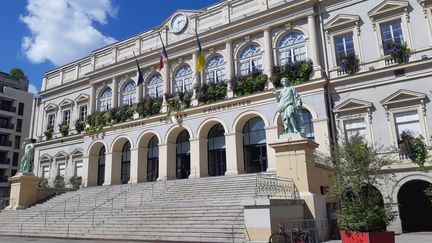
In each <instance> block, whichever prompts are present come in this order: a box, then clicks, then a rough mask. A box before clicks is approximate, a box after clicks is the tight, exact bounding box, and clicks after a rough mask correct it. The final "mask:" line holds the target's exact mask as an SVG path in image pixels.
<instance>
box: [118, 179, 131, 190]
mask: <svg viewBox="0 0 432 243" xmlns="http://www.w3.org/2000/svg"><path fill="white" fill-rule="evenodd" d="M126 181H128V182H129V184H130V187H131V189H132V176H129V177H126V178H124V179H123V180H121V181H120V185H121V186H120V191H123V186H124V185H126V184H128V183H124V182H126Z"/></svg>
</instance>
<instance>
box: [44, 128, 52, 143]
mask: <svg viewBox="0 0 432 243" xmlns="http://www.w3.org/2000/svg"><path fill="white" fill-rule="evenodd" d="M53 132H54V129H53V127H48V128H47V129H46V130H45V131H44V134H45V137H46V140H50V139H52V137H53Z"/></svg>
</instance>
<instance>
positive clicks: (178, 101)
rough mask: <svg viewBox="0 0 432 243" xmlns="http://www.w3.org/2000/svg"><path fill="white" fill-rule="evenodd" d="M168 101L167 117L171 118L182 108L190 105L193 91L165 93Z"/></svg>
mask: <svg viewBox="0 0 432 243" xmlns="http://www.w3.org/2000/svg"><path fill="white" fill-rule="evenodd" d="M165 98H166V101H167V118H168V119H171V117H172V116H173V115H175V114H176V113H178V112H179V111H181V110H184V109H186V108H189V107H190V104H191V98H192V93H190V92H178V93H177V95H173V94H171V95H167V94H166V95H165Z"/></svg>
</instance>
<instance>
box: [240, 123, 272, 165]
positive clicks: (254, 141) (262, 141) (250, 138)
mask: <svg viewBox="0 0 432 243" xmlns="http://www.w3.org/2000/svg"><path fill="white" fill-rule="evenodd" d="M243 151H244V160H245V161H244V162H245V170H246V173H256V172H263V171H266V170H267V146H266V136H265V130H264V121H263V120H262V119H261V118H259V117H255V118H252V119H250V120H249V121H248V122H247V123H246V124H245V126H244V127H243Z"/></svg>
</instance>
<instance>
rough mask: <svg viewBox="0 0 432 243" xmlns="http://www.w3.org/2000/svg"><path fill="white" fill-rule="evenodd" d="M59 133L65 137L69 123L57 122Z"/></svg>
mask: <svg viewBox="0 0 432 243" xmlns="http://www.w3.org/2000/svg"><path fill="white" fill-rule="evenodd" d="M58 126H59V130H60V133H61V135H62V136H63V137H66V136H67V135H68V134H69V124H68V123H67V122H65V121H64V122H62V123H60V124H58Z"/></svg>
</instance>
